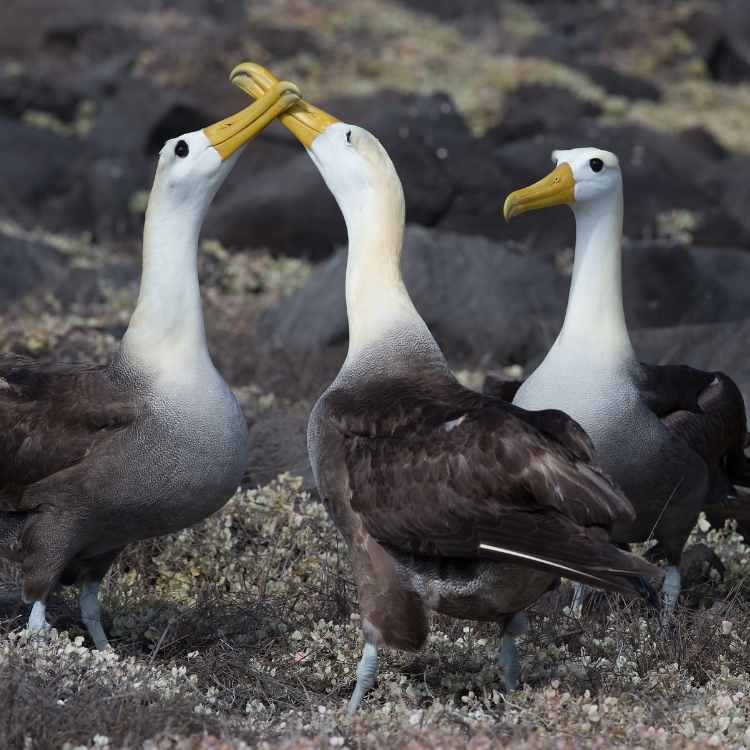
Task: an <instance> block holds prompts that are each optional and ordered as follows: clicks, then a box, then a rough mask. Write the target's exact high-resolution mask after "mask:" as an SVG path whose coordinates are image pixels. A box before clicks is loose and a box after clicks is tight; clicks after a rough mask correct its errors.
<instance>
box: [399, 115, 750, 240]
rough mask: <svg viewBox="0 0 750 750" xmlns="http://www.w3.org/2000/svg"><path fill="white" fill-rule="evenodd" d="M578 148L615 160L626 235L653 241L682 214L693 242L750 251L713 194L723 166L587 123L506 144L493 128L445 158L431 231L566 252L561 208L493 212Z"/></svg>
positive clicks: (699, 153) (682, 148)
mask: <svg viewBox="0 0 750 750" xmlns="http://www.w3.org/2000/svg"><path fill="white" fill-rule="evenodd" d="M578 146H598V147H600V148H604V149H607V150H610V151H613V152H614V153H615V154H617V156H618V157H619V160H620V167H621V169H622V172H623V179H624V185H625V226H624V231H625V234H626V235H627V236H628V237H631V238H633V239H646V238H651V237H654V236H658V234H659V233H660V231H662V227H661V226H660V217H662V218H663V217H669V216H671V215H674V214H675V212H678V214H679V213H680V212H683V213H684V212H688V214H689V215H690V216H692V217H693V218H694V221H695V226H694V227H693V228H692V229H691V234H692V236H693V238H694V241H695V242H696V243H700V244H711V245H730V246H738V245H745V244H747V245H750V232H748V230H746V229H745V228H744V226H743V224H742V223H741V222H740V221H739V220H738V219H736V218H735V217H734V215H732V213H731V212H730V209H729V207H728V205H726V204H725V201H726V198H725V196H724V194H723V193H722V190H721V188H720V185H722V184H724V181H725V180H728V177H726V171H727V170H726V166H725V161H717V160H715V159H713V158H712V157H711V156H710V155H708V154H706V153H705V150H703V149H700V150H699V149H697V148H694V147H693V146H692V145H690V144H689V143H687V142H684V141H681V140H679V139H677V138H674V137H672V136H669V135H667V134H664V133H657V132H655V131H651V130H648V129H645V128H642V127H638V126H624V127H610V126H605V125H602V124H600V123H597V122H595V121H593V120H582V121H580V122H577V123H575V126H574V127H573V126H571V125H568V126H565V127H562V128H560V129H559V130H547V131H545V132H544V133H539V134H537V135H536V136H533V137H530V138H526V139H518V140H514V141H512V142H509V143H508V142H505V141H504V140H502V128H500V129H498V130H496V131H491V132H490V133H488V135H487V137H486V138H485V139H482V140H481V141H477V142H476V143H474V144H469V145H468V146H467V148H466V149H465V151H464V152H463V153H462V154H461V158H460V159H456V160H455V161H453V160H450V159H449V160H447V161H448V163H447V168H448V169H450V170H451V174H452V176H453V179H454V180H455V183H456V185H455V188H454V191H455V197H454V199H453V201H452V203H451V207H450V210H449V211H447V212H446V214H445V215H444V216H443V217H442V218H441V219H440V221H439V222H438V226H439V227H441V228H445V229H451V230H454V231H460V232H465V233H470V234H473V233H479V234H484V235H485V236H488V237H493V238H496V239H500V238H510V239H515V240H519V241H522V242H524V243H525V244H526V245H527V246H528V247H529V248H530V249H531V250H532V251H533V252H535V253H548V254H549V253H556V252H559V251H560V250H561V249H563V248H564V247H566V246H568V247H570V246H572V245H573V242H574V229H573V227H574V225H573V220H572V217H571V215H570V211H569V210H568V209H567V208H565V207H560V208H555V209H548V210H545V212H544V216H542V215H541V214H538V213H530V214H528V215H525V216H522V217H520V218H519V219H516V220H514V221H512V222H511V223H510V224H507V225H506V224H505V223H504V222H503V221H502V220H501V217H500V216H499V210H500V207H501V206H502V203H503V201H504V199H505V196H506V195H507V194H508V193H509V192H511V191H512V190H516V189H518V188H519V187H524V186H525V185H528V184H530V183H531V182H534V181H536V180H538V179H539V178H540V177H542V176H544V175H545V174H547V173H548V172H549V171H550V169H551V164H550V154H551V153H552V151H553V150H555V149H567V148H575V147H578ZM406 189H407V192H408V186H407V188H406Z"/></svg>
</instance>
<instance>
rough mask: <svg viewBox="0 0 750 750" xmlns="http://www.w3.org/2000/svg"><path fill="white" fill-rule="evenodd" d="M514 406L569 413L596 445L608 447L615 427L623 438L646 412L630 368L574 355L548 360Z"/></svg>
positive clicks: (523, 388) (562, 354) (567, 354)
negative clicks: (643, 410)
mask: <svg viewBox="0 0 750 750" xmlns="http://www.w3.org/2000/svg"><path fill="white" fill-rule="evenodd" d="M513 403H514V404H515V405H516V406H520V407H521V408H523V409H527V410H530V411H538V410H541V409H558V410H560V411H563V412H565V413H566V414H568V415H569V416H571V417H572V418H573V419H575V420H576V422H578V423H579V424H580V425H581V427H583V429H584V430H586V432H587V433H588V435H589V437H590V438H591V439H592V440H593V441H594V444H595V445H597V443H598V442H599V443H606V442H608V437H609V435H611V434H612V431H613V429H614V428H615V425H616V429H617V432H621V431H622V430H626V429H628V428H629V427H630V428H632V427H634V426H635V424H636V420H637V414H638V411H639V406H640V400H639V397H638V391H637V389H636V387H635V385H634V383H633V381H632V378H631V377H630V375H629V373H628V371H627V369H626V368H622V367H618V366H617V365H616V364H613V363H609V362H606V361H605V362H602V361H597V360H587V359H586V357H585V356H580V355H576V354H569V353H558V354H556V355H555V356H551V357H547V359H545V360H544V362H543V363H542V364H541V365H540V366H539V367H538V368H537V369H536V370H535V371H534V372H533V373H532V374H531V376H530V377H529V378H528V379H527V380H526V381H525V382H524V384H523V385H522V386H521V388H519V390H518V393H517V394H516V397H515V398H514V399H513ZM597 447H598V446H597Z"/></svg>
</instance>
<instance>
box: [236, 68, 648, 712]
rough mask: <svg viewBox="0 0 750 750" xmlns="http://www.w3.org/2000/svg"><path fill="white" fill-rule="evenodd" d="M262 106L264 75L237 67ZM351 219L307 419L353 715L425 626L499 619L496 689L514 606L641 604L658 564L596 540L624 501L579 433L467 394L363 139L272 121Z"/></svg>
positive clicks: (292, 115) (298, 111)
mask: <svg viewBox="0 0 750 750" xmlns="http://www.w3.org/2000/svg"><path fill="white" fill-rule="evenodd" d="M232 76H233V81H234V83H236V84H237V85H238V86H240V88H244V89H245V90H246V91H247V92H248V93H249V94H250V95H252V96H256V97H257V96H260V95H262V93H263V91H265V90H266V89H267V88H268V87H269V86H271V85H273V83H274V82H275V80H276V79H275V78H274V77H273V75H272V74H270V73H269V72H268V71H266V70H265V69H263V68H261V67H259V66H257V65H254V64H251V63H245V64H243V65H240V66H238V67H237V68H235V70H234V71H233V74H232ZM280 120H281V122H282V123H283V124H284V125H285V126H286V127H287V128H288V129H289V130H291V132H292V133H293V134H294V135H295V136H297V138H298V139H299V140H300V141H301V142H302V144H303V145H304V146H305V147H306V149H307V151H308V153H309V155H310V157H311V158H312V160H313V162H314V163H315V165H316V166H317V168H318V170H319V171H320V173H321V175H322V177H323V179H324V181H325V183H326V185H327V186H328V188H329V189H330V190H331V192H332V193H333V195H334V197H335V199H336V201H337V202H338V205H339V207H340V209H341V212H342V214H343V216H344V219H345V222H346V228H347V233H348V239H349V244H348V259H347V271H346V288H345V295H346V307H347V314H348V321H349V347H348V353H347V356H346V360H345V362H344V364H343V366H342V368H341V370H340V372H339V373H338V375H337V377H336V379H335V380H334V382H333V383H332V384H331V385H330V387H329V388H328V389H327V390H326V391H325V393H324V394H323V395H322V396H321V397H320V399H319V400H318V401H317V403H316V404H315V406H314V408H313V410H312V413H311V415H310V421H309V428H308V449H309V455H310V461H311V464H312V468H313V474H314V476H315V481H316V483H317V485H318V488H319V491H320V496H321V498H322V500H323V502H324V504H325V506H326V508H327V510H328V512H329V514H330V516H331V518H332V519H333V521H334V523H335V525H336V526H337V527H338V529H339V531H340V532H341V534H342V535H343V537H344V539H345V540H346V542H347V544H348V546H349V549H350V553H351V564H352V570H353V574H354V578H355V581H356V584H357V589H358V594H359V606H360V610H361V614H362V632H363V635H364V640H365V645H364V650H363V654H362V658H361V661H360V664H359V667H358V669H357V681H356V686H355V689H354V693H353V695H352V697H351V700H350V702H349V711H350V712H354V711H355V710H356V709H357V707H358V705H359V703H360V701H361V700H362V697H363V696H364V695H365V693H366V692H367V690H368V689H369V688H370V687H371V686H372V685H373V684H374V680H375V674H376V671H377V653H378V649H379V648H381V647H382V646H390V647H394V648H398V649H407V650H418V649H420V648H421V647H422V645H423V644H424V642H425V640H426V637H427V633H428V622H427V612H428V610H433V611H437V612H442V613H445V614H448V615H451V616H453V617H465V618H470V619H473V620H488V621H495V622H498V623H499V624H500V625H501V626H502V628H503V631H504V632H503V637H502V649H501V653H500V655H499V659H500V662H501V664H502V666H503V677H504V681H505V684H506V688H508V689H514V688H515V687H516V686H517V684H518V677H519V662H518V654H517V650H516V644H515V638H514V636H515V635H516V634H519V633H521V632H523V631H524V629H525V627H526V619H525V616H523V614H521V613H522V612H523V610H524V609H525V608H526V607H528V606H529V605H530V604H532V603H533V602H534V601H536V600H537V599H538V598H539V597H540V596H541V595H542V594H543V593H544V592H545V591H547V590H548V589H549V588H550V587H552V586H554V585H555V583H556V581H557V580H558V578H559V577H560V576H561V575H564V576H566V577H570V578H573V579H575V580H580V581H585V582H587V583H589V584H592V585H594V586H598V587H601V588H604V589H608V590H611V591H617V592H623V593H633V592H637V593H649V592H650V589H649V588H648V585H647V583H646V582H645V581H644V577H649V576H652V575H654V573H655V570H656V569H655V568H654V567H653V566H651V565H650V564H648V563H646V562H645V561H643V560H640V559H639V558H637V557H636V556H634V555H630V554H629V553H627V552H623V551H622V550H620V549H618V548H617V547H616V546H614V545H612V544H610V543H609V541H608V529H609V528H610V527H611V526H612V525H613V524H615V523H618V522H619V523H622V522H629V521H631V520H632V518H633V510H632V508H631V506H630V503H629V502H628V500H627V499H626V498H625V497H624V496H623V495H622V494H621V493H620V491H619V490H618V489H617V488H615V487H614V486H613V485H612V484H611V482H610V481H609V480H608V479H607V478H606V477H605V476H604V475H603V474H602V473H601V472H600V471H599V470H598V469H596V468H594V467H593V466H592V465H591V464H590V457H591V450H590V445H589V441H588V439H587V437H586V435H585V433H584V432H583V431H582V430H581V429H580V428H579V427H578V425H576V424H575V423H574V422H573V421H572V420H571V419H569V418H568V417H567V416H565V415H564V414H562V413H560V412H557V411H545V412H536V413H531V412H524V411H523V410H521V409H519V408H517V407H514V406H512V405H511V404H509V403H507V402H503V401H500V400H497V399H494V398H491V397H487V396H484V395H482V394H480V393H477V392H475V391H472V390H469V389H467V388H465V387H463V386H462V385H461V384H460V383H459V382H458V381H457V380H456V378H455V377H454V376H453V374H452V373H451V371H450V369H449V368H448V365H447V363H446V360H445V357H444V356H443V354H442V352H441V351H440V349H439V348H438V346H437V344H436V342H435V340H434V339H433V337H432V335H431V334H430V331H429V330H428V328H427V326H426V324H425V322H424V321H423V319H422V318H421V317H420V315H419V313H418V312H417V310H416V308H415V307H414V304H413V303H412V300H411V298H410V296H409V293H408V291H407V289H406V287H405V285H404V282H403V279H402V276H401V270H400V258H401V250H402V239H403V231H404V194H403V190H402V187H401V182H400V180H399V178H398V175H397V173H396V170H395V168H394V166H393V163H392V162H391V160H390V158H389V156H388V154H387V152H386V150H385V149H384V148H383V146H382V145H381V144H380V142H379V141H378V140H377V139H376V138H375V137H374V136H373V135H372V134H370V133H369V132H368V131H366V130H364V129H362V128H360V127H357V126H356V125H349V124H346V123H344V122H339V121H338V120H337V119H336V118H334V117H332V116H331V115H329V114H327V113H325V112H323V111H322V110H320V109H318V108H316V107H314V106H313V105H311V104H309V103H307V102H305V101H304V100H300V101H299V102H297V103H295V105H293V106H292V107H291V108H290V109H289V110H287V112H286V113H285V114H284V115H282V116H281V117H280Z"/></svg>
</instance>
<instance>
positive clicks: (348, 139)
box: [346, 130, 352, 143]
mask: <svg viewBox="0 0 750 750" xmlns="http://www.w3.org/2000/svg"><path fill="white" fill-rule="evenodd" d="M346 142H347V143H351V142H352V131H351V130H347V131H346Z"/></svg>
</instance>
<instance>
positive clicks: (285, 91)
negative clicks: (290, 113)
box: [203, 81, 300, 161]
mask: <svg viewBox="0 0 750 750" xmlns="http://www.w3.org/2000/svg"><path fill="white" fill-rule="evenodd" d="M299 99H300V92H299V89H298V88H297V87H296V86H295V85H294V84H293V83H290V82H289V81H275V82H274V84H273V85H272V86H269V87H268V90H267V91H264V92H263V96H261V97H260V98H259V99H258V101H256V102H253V104H251V105H250V106H249V107H245V109H243V110H241V111H240V112H237V114H234V115H231V116H230V117H225V118H224V119H223V120H220V121H219V122H215V123H214V124H213V125H209V126H208V127H206V128H203V132H204V134H205V136H206V138H208V140H209V142H210V143H211V145H212V146H213V147H214V148H215V149H216V150H217V151H218V152H219V156H221V159H222V161H223V160H225V159H228V158H229V157H230V156H231V155H232V154H233V153H234V152H235V151H236V150H237V149H238V148H240V146H244V145H245V144H246V143H247V142H248V141H251V140H252V139H253V138H255V136H256V135H258V133H260V132H261V131H262V130H263V128H265V127H266V126H267V125H268V124H269V123H270V122H271V121H272V120H274V119H275V118H276V117H278V116H279V115H281V114H282V113H284V112H285V111H286V110H287V109H289V107H291V106H292V105H293V104H294V103H295V102H297V101H299Z"/></svg>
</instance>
